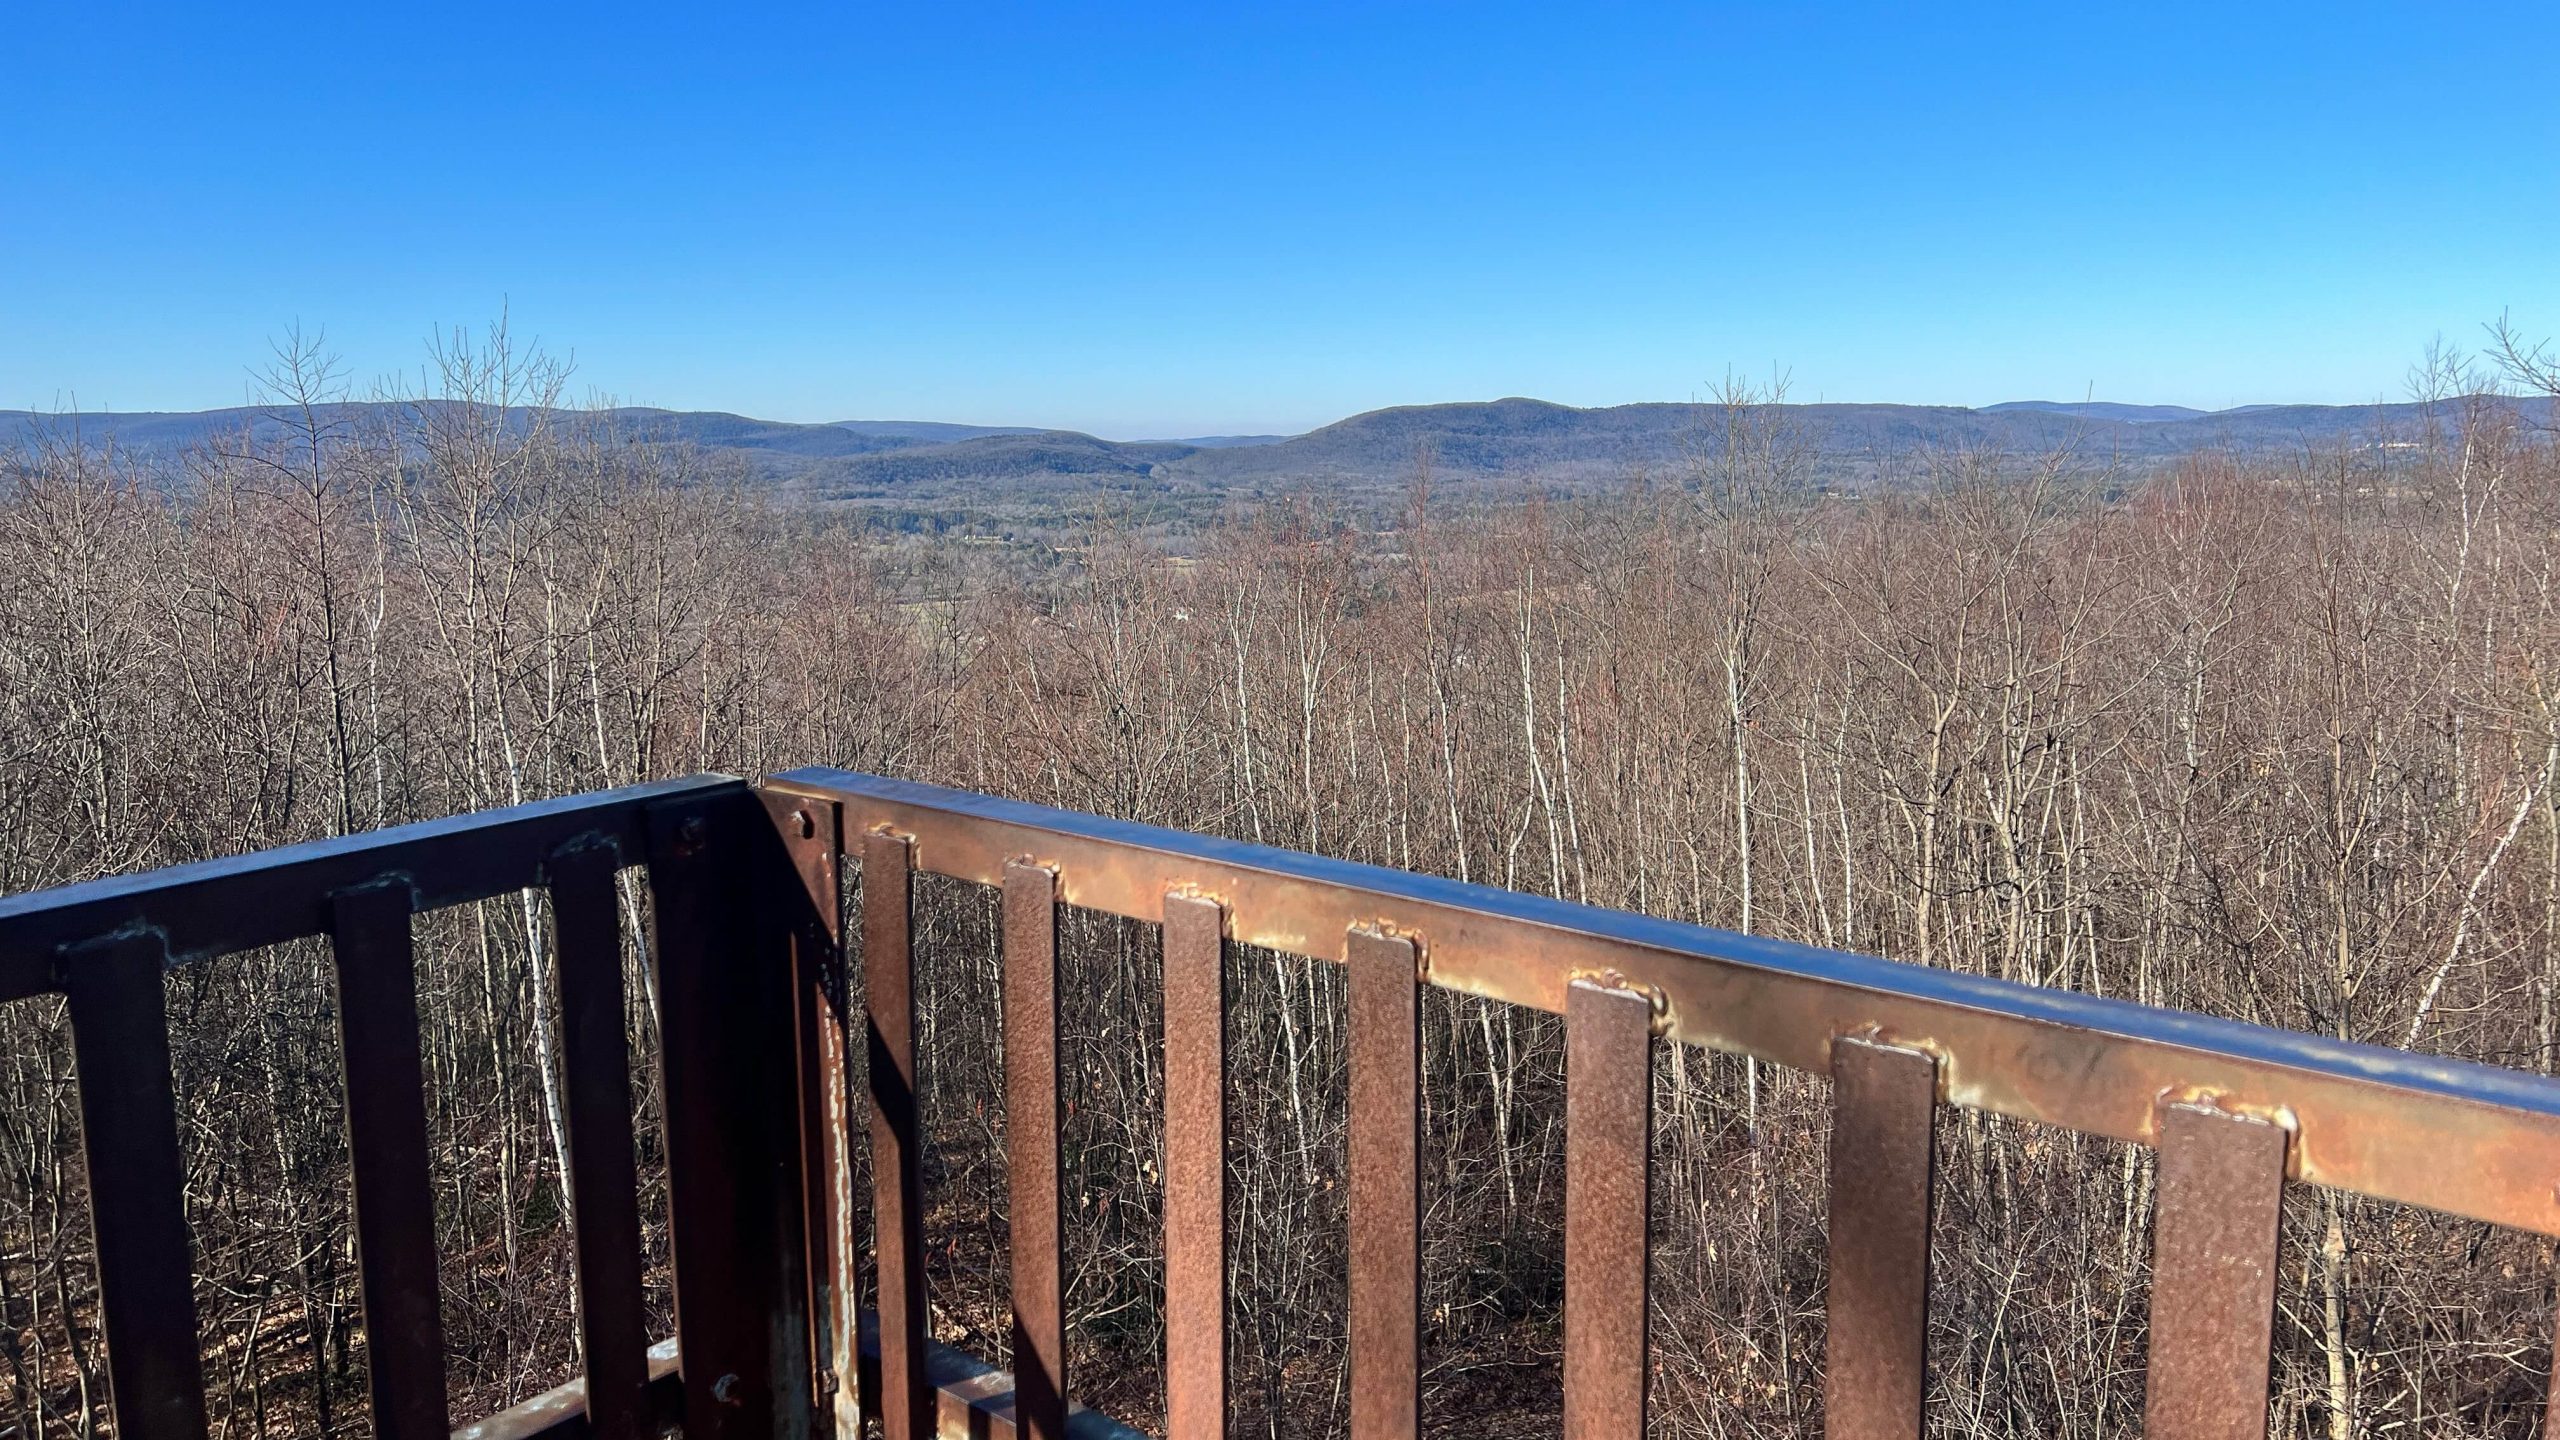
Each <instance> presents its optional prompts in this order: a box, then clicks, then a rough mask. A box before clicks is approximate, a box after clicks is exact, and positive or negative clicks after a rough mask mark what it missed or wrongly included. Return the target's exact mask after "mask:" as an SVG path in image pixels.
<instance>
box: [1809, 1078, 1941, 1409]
mask: <svg viewBox="0 0 2560 1440" xmlns="http://www.w3.org/2000/svg"><path fill="white" fill-rule="evenodd" d="M1937 1070H1938V1067H1937V1062H1936V1061H1935V1060H1934V1059H1933V1058H1932V1057H1930V1056H1929V1055H1927V1054H1925V1053H1923V1052H1921V1051H1917V1050H1911V1049H1905V1048H1901V1047H1897V1046H1891V1045H1884V1044H1880V1043H1878V1042H1876V1041H1875V1040H1872V1039H1868V1038H1865V1037H1861V1036H1856V1035H1844V1036H1841V1037H1840V1038H1839V1039H1837V1040H1834V1041H1833V1042H1832V1044H1831V1080H1832V1091H1831V1100H1832V1111H1831V1223H1830V1237H1829V1239H1830V1254H1831V1263H1830V1285H1829V1294H1828V1297H1827V1308H1828V1323H1829V1335H1828V1340H1827V1344H1828V1350H1827V1359H1828V1364H1827V1365H1826V1366H1825V1367H1824V1371H1823V1391H1822V1394H1823V1426H1824V1433H1825V1434H1826V1435H1830V1436H1835V1437H1840V1440H1918V1437H1919V1435H1920V1433H1921V1406H1922V1401H1923V1395H1924V1391H1925V1388H1926V1377H1927V1373H1928V1366H1927V1360H1928V1335H1929V1200H1930V1182H1931V1170H1932V1164H1933V1160H1934V1154H1935V1152H1934V1148H1933V1146H1932V1143H1931V1141H1932V1136H1933V1133H1934V1132H1933V1125H1934V1122H1935V1118H1936V1115H1937V1084H1938V1081H1937Z"/></svg>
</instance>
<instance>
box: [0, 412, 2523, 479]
mask: <svg viewBox="0 0 2560 1440" xmlns="http://www.w3.org/2000/svg"><path fill="white" fill-rule="evenodd" d="M2507 403H2510V404H2513V405H2515V406H2516V407H2518V409H2519V410H2520V411H2521V412H2522V413H2523V414H2524V416H2525V417H2526V418H2527V419H2529V420H2531V421H2533V422H2534V423H2549V421H2550V420H2551V418H2552V416H2551V405H2550V402H2549V401H2547V400H2523V401H2512V402H2507ZM375 409H376V407H375V406H374V405H372V404H368V403H354V402H351V403H348V404H345V405H340V406H332V407H329V411H328V415H327V418H329V419H330V420H332V421H343V422H354V421H357V420H361V419H363V418H365V417H366V416H367V415H368V414H370V413H371V412H372V411H374V410H375ZM2455 413H2456V412H2455V409H2454V408H2453V407H2447V408H2444V409H2440V410H2438V411H2437V412H2436V417H2437V420H2438V421H2439V422H2440V423H2441V422H2445V421H2447V420H2449V419H2450V417H2451V416H2452V415H2453V414H2455ZM533 418H534V417H533V416H532V415H531V414H530V413H527V414H524V415H521V416H519V417H517V420H518V423H520V424H530V423H531V422H532V420H533ZM575 418H577V419H579V420H581V421H587V422H593V421H601V422H602V423H604V424H606V425H608V426H609V427H610V428H611V429H612V430H613V431H614V432H617V433H619V434H621V435H623V436H625V437H629V438H632V439H649V440H654V441H661V442H675V443H689V444H693V445H697V446H700V447H702V448H703V449H705V450H710V451H724V452H730V453H733V454H735V455H736V456H737V457H738V459H739V460H740V462H741V463H742V464H743V465H744V466H745V467H746V469H747V471H748V472H749V473H750V474H751V475H754V476H757V477H760V478H763V479H767V480H771V481H776V482H782V483H785V484H787V485H789V486H791V487H793V488H795V489H798V490H802V491H804V492H807V493H810V494H813V495H815V496H818V497H821V498H845V499H871V500H879V499H889V498H895V497H896V496H898V495H901V494H904V493H908V492H913V493H914V494H916V495H917V496H919V497H923V496H944V497H951V496H962V495H966V494H968V493H970V492H972V491H973V490H976V489H980V488H986V487H1022V486H1029V487H1033V488H1041V489H1045V488H1052V487H1055V486H1057V485H1059V484H1060V483H1062V482H1065V483H1075V482H1098V483H1100V484H1103V485H1104V486H1106V487H1108V486H1112V485H1128V484H1138V483H1144V484H1147V485H1153V486H1159V487H1176V488H1182V489H1187V490H1213V491H1226V490H1234V491H1241V492H1247V493H1252V492H1267V491H1275V490H1282V489H1288V488H1292V487H1298V486H1307V485H1320V486H1339V487H1346V488H1355V489H1368V488H1375V487H1378V486H1382V485H1400V484H1403V483H1405V482H1407V481H1408V480H1410V479H1411V478H1412V477H1413V476H1414V475H1416V474H1417V473H1419V472H1420V470H1421V469H1422V468H1423V467H1424V466H1426V465H1427V466H1428V467H1429V469H1430V471H1431V473H1432V474H1433V475H1434V476H1435V477H1439V478H1441V479H1444V480H1448V481H1452V482H1464V481H1469V480H1487V479H1513V480H1533V481H1540V482H1554V483H1563V484H1568V485H1570V484H1574V483H1577V482H1580V483H1592V482H1598V481H1603V480H1610V479H1617V478H1624V477H1627V476H1631V475H1633V474H1636V473H1639V472H1647V473H1655V474H1667V473H1676V472H1677V471H1678V470H1679V469H1680V468H1681V467H1683V466H1686V465H1689V464H1691V463H1693V462H1694V461H1695V460H1696V459H1697V458H1698V457H1699V456H1701V455H1706V454H1712V453H1713V452H1714V451H1715V449H1716V447H1717V446H1718V445H1719V444H1720V443H1721V441H1720V438H1719V437H1720V436H1721V435H1722V434H1723V429H1724V426H1725V423H1726V416H1725V413H1724V412H1723V411H1722V410H1721V409H1720V408H1718V407H1714V406H1708V405H1701V404H1694V403H1690V404H1681V403H1649V404H1634V405H1615V406H1607V407H1600V408H1590V409H1585V408H1578V407H1574V406H1568V405H1557V404H1553V403H1550V402H1548V401H1543V400H1531V399H1524V398H1520V397H1516V396H1515V397H1511V398H1507V399H1501V400H1489V401H1477V402H1463V403H1454V404H1435V405H1408V406H1395V407H1391V408H1388V409H1383V410H1372V411H1368V412H1366V413H1364V414H1359V415H1353V416H1350V417H1348V418H1347V419H1343V420H1338V421H1336V422H1334V423H1333V424H1331V425H1326V426H1323V427H1321V428H1319V429H1315V430H1311V431H1308V432H1307V433H1305V434H1303V435H1291V436H1265V435H1247V436H1205V437H1199V438H1194V439H1187V440H1147V441H1127V440H1104V439H1100V438H1098V437H1096V436H1092V435H1087V434H1084V433H1082V432H1079V431H1072V430H1051V429H1041V428H1039V427H1036V426H1001V425H957V424H949V423H944V422H939V421H921V420H843V421H835V422H829V423H820V424H800V423H792V422H785V421H774V420H759V419H755V418H753V417H750V416H744V415H732V414H728V413H726V412H720V411H678V410H659V409H649V408H639V407H633V408H625V409H618V410H611V411H606V412H601V413H600V414H589V413H586V412H580V414H579V415H578V416H577V417H575ZM1753 418H1754V420H1755V421H1768V422H1778V423H1782V424H1784V425H1786V426H1787V427H1789V428H1791V429H1792V430H1794V431H1795V432H1796V434H1797V435H1798V436H1799V437H1800V438H1801V439H1802V440H1803V441H1804V442H1806V443H1807V444H1809V445H1810V446H1812V447H1813V448H1814V449H1816V450H1817V451H1818V452H1819V453H1820V455H1821V456H1822V463H1823V467H1824V471H1825V473H1826V474H1829V475H1833V476H1839V475H1855V474H1858V473H1862V472H1863V473H1874V472H1877V471H1880V470H1885V469H1889V468H1890V467H1891V466H1892V465H1893V464H1894V463H1895V462H1896V461H1897V460H1898V459H1903V458H1907V457H1909V456H1911V455H1914V454H1916V453H1918V452H1920V451H1922V450H1924V449H1928V448H1933V447H1934V448H1961V449H1968V450H1976V451H1990V452H1995V453H2012V454H2020V455H2030V454H2044V453H2049V452H2052V451H2054V450H2056V449H2059V448H2063V447H2069V448H2071V449H2072V450H2074V451H2075V452H2077V453H2079V454H2081V455H2083V456H2084V457H2086V458H2090V459H2113V460H2116V461H2119V462H2122V463H2125V464H2128V465H2131V466H2134V467H2137V468H2139V467H2147V466H2151V465H2155V464H2158V463H2162V462H2165V461H2168V460H2172V459H2175V458H2176V457H2179V456H2182V455H2188V454H2194V453H2198V452H2202V451H2210V450H2225V451H2230V452H2234V453H2244V454H2245V453H2264V452H2269V451H2285V450H2296V451H2298V450H2302V449H2305V448H2325V447H2334V446H2337V445H2339V444H2341V443H2348V444H2359V443H2364V444H2384V443H2389V442H2391V441H2393V440H2396V439H2401V438H2405V437H2406V436H2408V435H2411V434H2415V433H2417V431H2418V430H2419V429H2420V427H2422V426H2423V425H2424V424H2426V423H2427V419H2428V412H2427V410H2426V409H2425V408H2424V407H2421V406H2417V405H2410V404H2398V405H2244V406H2239V407H2236V408H2233V409H2228V410H2217V411H2203V410H2196V409H2192V408H2190V407H2186V406H2179V405H2128V404H2120V403H2115V402H2109V401H2079V402H2067V401H2044V400H2021V401H2011V402H2007V403H2004V404H1999V405H1987V406H1983V407H1980V408H1978V409H1967V408H1965V407H1962V406H1930V405H1867V404H1806V405H1785V406H1777V407H1766V408H1763V409H1761V410H1760V411H1758V412H1756V413H1755V415H1754V416H1753ZM48 428H51V429H54V430H63V429H76V430H77V431H78V433H80V434H82V435H83V436H86V437H88V438H91V439H100V438H104V437H108V436H112V437H113V439H114V441H115V443H116V444H118V445H120V446H122V447H125V448H127V449H131V450H136V451H144V452H150V451H174V450H177V449H181V448H184V447H186V446H189V445H195V444H201V443H204V442H206V441H208V440H211V439H213V438H215V437H217V436H220V435H224V434H239V433H244V432H245V433H249V434H253V435H254V434H258V433H261V432H268V433H280V429H281V427H280V426H279V425H278V424H277V422H276V420H275V418H274V417H273V415H272V414H271V413H270V412H268V411H266V410H262V409H258V408H254V407H236V408H232V409H225V410H205V411H192V412H148V413H129V414H94V415H80V416H41V415H36V414H33V413H31V412H27V411H8V410H0V446H5V445H11V444H16V443H19V442H20V441H22V440H23V439H25V438H26V437H28V436H30V435H33V434H35V433H38V432H39V431H42V430H45V429H48Z"/></svg>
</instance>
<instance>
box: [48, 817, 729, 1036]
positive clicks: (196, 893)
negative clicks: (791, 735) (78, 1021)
mask: <svg viewBox="0 0 2560 1440" xmlns="http://www.w3.org/2000/svg"><path fill="white" fill-rule="evenodd" d="M745 783H746V782H744V781H743V780H740V779H738V778H737V777H735V776H728V775H696V776H691V777H688V778H685V779H681V780H662V781H658V782H655V783H653V784H647V785H631V786H625V787H623V788H621V789H617V790H599V791H595V792H592V793H589V794H585V795H570V796H564V797H562V798H559V799H556V800H540V801H534V802H532V803H529V804H524V805H514V806H509V807H507V808H505V809H500V810H482V811H476V812H473V813H469V814H463V815H451V816H447V817H445V818H443V819H440V820H425V821H420V822H418V823H417V824H413V825H395V826H392V827H391V828H389V829H384V830H372V831H367V832H365V833H363V834H360V835H346V836H341V837H338V838H336V839H330V840H315V841H311V842H308V843H306V844H301V845H288V846H284V847H282V848H280V849H275V850H261V851H257V852H254V853H251V854H247V855H236V856H231V857H228V858H225V859H220V860H203V861H198V862H195V863H193V864H187V865H173V866H170V867H169V868H167V869H164V870H150V871H144V872H141V873H139V874H133V875H115V876H109V877H106V878H104V879H99V880H91V881H87V882H84V883H82V884H78V885H63V886H57V887H55V888H53V889H49V890H35V891H29V892H27V893H25V894H22V895H11V896H7V897H5V898H0V1003H6V1002H9V1001H12V1000H21V999H24V998H26V997H28V996H30V995H40V994H43V993H46V992H48V991H51V990H56V989H59V988H60V987H61V976H60V974H59V968H60V964H61V961H60V959H59V956H58V951H59V949H60V948H61V947H63V946H66V945H78V944H82V943H85V942H87V941H91V940H95V939H98V938H100V937H102V936H107V935H114V934H121V933H130V932H133V931H135V930H143V931H154V932H157V933H158V935H159V936H160V939H161V942H162V944H163V945H164V946H165V947H166V950H167V954H168V963H170V964H173V965H174V964H179V963H182V962H185V961H188V960H193V959H200V958H203V957H206V956H211V955H222V954H229V953H231V952H234V951H240V950H253V949H256V948H258V947H260V946H264V945H275V944H281V943H283V942H285V941H288V940H298V939H302V938H304V937H307V936H312V935H320V934H325V933H327V931H328V928H329V915H328V899H329V896H330V895H331V894H332V893H334V892H336V891H339V890H343V889H346V888H348V887H349V886H354V885H361V884H365V883H368V882H371V881H375V880H378V879H381V878H384V877H386V876H396V877H399V878H401V879H404V880H405V881H407V883H408V885H409V887H410V893H411V901H412V908H413V909H415V910H420V911H424V910H430V909H435V908H437V907H439V906H445V905H459V904H462V903H464V902H467V901H471V900H483V899H486V898H488V897H489V896H491V895H496V894H501V893H504V892H506V891H508V890H514V889H520V888H522V887H524V886H527V885H532V884H538V883H540V881H541V880H542V878H543V865H544V862H545V861H546V860H547V858H548V857H549V856H550V855H551V854H552V853H553V852H554V851H556V850H559V849H561V848H563V847H565V846H570V845H575V844H580V843H592V844H598V845H606V846H610V847H612V848H613V849H614V851H615V853H616V855H617V857H618V858H619V859H620V860H621V862H622V863H624V864H636V863H638V862H639V860H640V859H641V856H642V853H643V833H644V832H643V821H642V818H641V813H642V811H643V810H644V809H645V808H646V807H648V806H649V805H651V804H654V803H657V802H659V801H664V800H671V799H676V798H679V797H683V796H687V795H694V794H699V793H703V792H707V791H716V790H722V789H736V788H740V787H743V786H744V784H745Z"/></svg>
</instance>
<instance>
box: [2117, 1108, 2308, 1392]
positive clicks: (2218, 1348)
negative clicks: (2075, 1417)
mask: <svg viewBox="0 0 2560 1440" xmlns="http://www.w3.org/2000/svg"><path fill="white" fill-rule="evenodd" d="M2290 1138H2291V1137H2290V1135H2289V1134H2288V1132H2287V1131H2286V1130H2285V1128H2284V1127H2283V1126H2281V1125H2277V1124H2275V1123H2273V1122H2271V1121H2268V1120H2262V1119H2259V1118H2257V1117H2255V1116H2249V1115H2238V1114H2233V1113H2231V1112H2229V1111H2224V1110H2219V1109H2212V1108H2208V1107H2206V1106H2203V1105H2192V1104H2172V1105H2163V1106H2161V1107H2160V1179H2159V1202H2158V1203H2159V1212H2158V1215H2157V1218H2156V1219H2155V1220H2154V1222H2153V1232H2152V1241H2151V1369H2150V1380H2149V1385H2148V1389H2147V1391H2146V1393H2145V1396H2144V1403H2143V1430H2142V1433H2143V1435H2144V1437H2145V1440H2263V1437H2264V1436H2265V1435H2266V1433H2267V1381H2268V1365H2269V1355H2270V1350H2271V1347H2272V1344H2273V1341H2274V1332H2275V1300H2276V1225H2277V1221H2278V1219H2279V1217H2280V1215H2281V1212H2282V1210H2283V1204H2284V1167H2285V1148H2286V1145H2287V1144H2288V1143H2289V1141H2290Z"/></svg>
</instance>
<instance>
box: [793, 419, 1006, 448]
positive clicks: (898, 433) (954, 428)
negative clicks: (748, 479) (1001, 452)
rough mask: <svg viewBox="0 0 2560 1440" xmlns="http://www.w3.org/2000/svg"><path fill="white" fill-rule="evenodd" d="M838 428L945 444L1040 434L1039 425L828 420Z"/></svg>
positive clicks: (898, 438)
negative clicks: (1004, 436)
mask: <svg viewBox="0 0 2560 1440" xmlns="http://www.w3.org/2000/svg"><path fill="white" fill-rule="evenodd" d="M828 423H829V424H830V425H831V426H833V427H834V428H835V429H838V430H850V431H852V432H853V433H854V434H856V435H873V436H878V437H880V438H881V439H885V440H916V441H922V442H925V443H928V444H934V445H946V444H949V443H951V442H952V441H955V440H977V439H982V438H984V437H986V436H989V435H1037V434H1039V433H1040V427H1039V426H1037V425H951V424H946V423H944V422H943V421H940V420H834V421H830V422H828Z"/></svg>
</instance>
